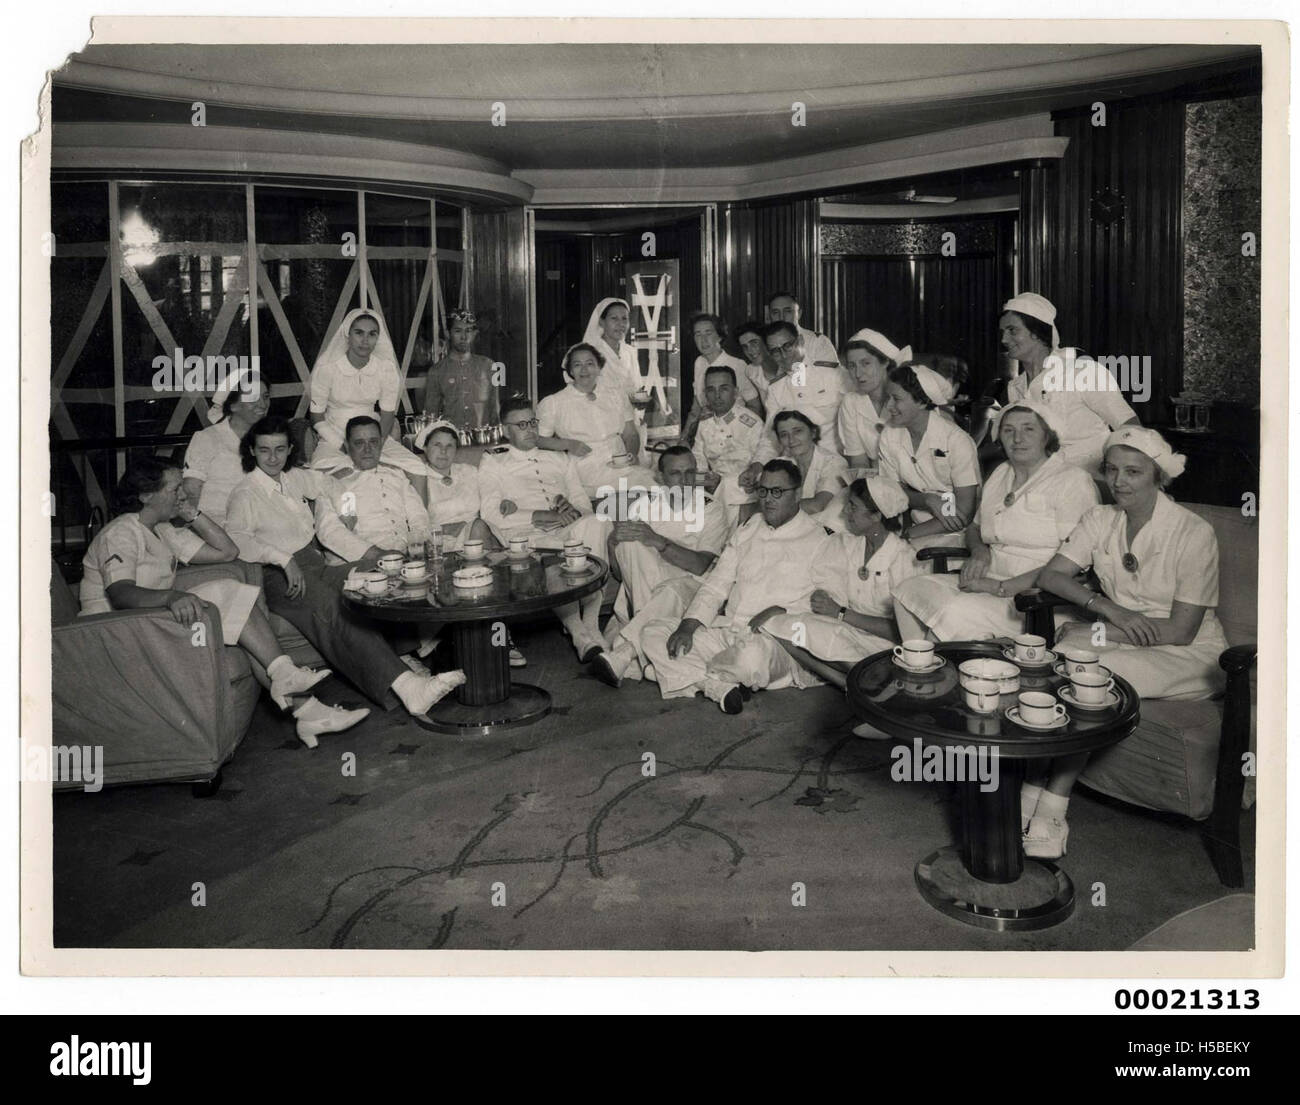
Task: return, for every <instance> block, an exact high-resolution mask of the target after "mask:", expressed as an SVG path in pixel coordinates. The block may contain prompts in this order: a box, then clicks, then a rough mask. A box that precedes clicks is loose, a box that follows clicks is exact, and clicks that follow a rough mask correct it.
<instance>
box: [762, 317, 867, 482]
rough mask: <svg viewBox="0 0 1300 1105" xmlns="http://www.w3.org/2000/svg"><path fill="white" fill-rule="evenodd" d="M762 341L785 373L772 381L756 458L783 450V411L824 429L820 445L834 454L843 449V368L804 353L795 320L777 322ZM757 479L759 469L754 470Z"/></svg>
mask: <svg viewBox="0 0 1300 1105" xmlns="http://www.w3.org/2000/svg"><path fill="white" fill-rule="evenodd" d="M763 341H764V342H765V343H766V344H767V348H768V350H769V351H770V352H771V354H772V356H773V357H775V358H776V362H777V364H779V365H780V366H781V367H782V368H783V369H785V375H784V376H782V377H780V378H779V379H777V380H773V381H772V386H771V387H770V388H768V391H767V402H766V406H767V424H766V427H765V428H766V433H764V435H763V440H762V442H761V443H760V444H759V447H758V454H757V456H756V458H755V459H756V460H758V461H768V460H771V459H772V458H773V457H775V456H777V455H779V454H780V452H781V447H780V445H779V443H778V442H777V440H776V431H775V430H774V429H773V425H772V424H773V423H774V422H775V421H776V416H777V415H778V414H780V413H781V412H782V411H784V410H795V411H801V412H802V413H803V414H805V415H807V416H808V418H809V419H810V420H811V421H812V422H813V424H814V425H815V426H816V427H817V428H818V430H820V431H821V440H820V442H819V444H820V445H821V447H822V448H823V449H829V450H830V451H831V452H832V453H838V452H841V448H840V431H839V426H838V422H839V413H840V400H841V399H842V398H843V397H844V393H845V391H846V390H847V389H846V387H845V383H844V381H845V375H844V370H843V369H841V368H839V367H838V366H837V367H834V368H831V367H827V366H826V365H821V364H817V363H815V362H813V361H811V360H810V359H809V358H808V357H807V356H806V355H805V352H804V344H803V337H802V336H801V335H800V333H799V329H798V327H796V326H795V324H794V323H793V322H774V323H772V324H771V325H770V326H768V327H767V329H766V330H764V331H763ZM750 475H751V476H752V477H754V478H757V476H756V470H755V471H751V473H750Z"/></svg>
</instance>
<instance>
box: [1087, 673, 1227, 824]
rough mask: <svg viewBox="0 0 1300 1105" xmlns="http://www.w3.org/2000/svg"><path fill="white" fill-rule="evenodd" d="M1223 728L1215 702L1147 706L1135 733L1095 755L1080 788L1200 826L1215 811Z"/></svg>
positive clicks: (1166, 701)
mask: <svg viewBox="0 0 1300 1105" xmlns="http://www.w3.org/2000/svg"><path fill="white" fill-rule="evenodd" d="M1222 724H1223V712H1222V709H1221V707H1220V704H1219V703H1218V702H1217V701H1214V700H1209V699H1205V700H1201V701H1199V702H1185V701H1173V700H1163V701H1148V702H1143V703H1142V717H1141V720H1140V721H1139V722H1138V726H1137V729H1135V730H1134V731H1133V734H1132V735H1131V736H1130V737H1128V738H1127V739H1125V740H1122V741H1120V742H1119V743H1118V744H1115V745H1112V746H1111V747H1110V748H1107V749H1105V750H1104V751H1102V752H1098V753H1096V754H1095V755H1094V756H1093V757H1092V758H1091V759H1090V760H1089V761H1088V766H1087V767H1086V768H1085V769H1084V771H1083V774H1082V775H1080V776H1079V782H1081V783H1083V784H1084V785H1085V786H1089V787H1092V789H1093V790H1098V791H1101V793H1102V794H1107V795H1109V796H1110V797H1112V798H1118V799H1120V800H1122V801H1124V802H1129V803H1132V804H1133V805H1135V806H1145V807H1146V808H1147V809H1150V810H1169V811H1171V812H1173V813H1180V814H1182V815H1183V816H1184V817H1190V818H1193V819H1195V820H1197V821H1200V820H1202V819H1203V818H1206V817H1209V816H1210V810H1211V809H1212V808H1213V806H1214V776H1215V772H1216V770H1217V769H1218V760H1219V733H1220V729H1221V727H1222Z"/></svg>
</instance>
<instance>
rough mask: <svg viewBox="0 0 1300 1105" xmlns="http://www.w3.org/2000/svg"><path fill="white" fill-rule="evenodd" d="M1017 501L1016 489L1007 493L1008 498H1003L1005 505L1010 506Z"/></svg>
mask: <svg viewBox="0 0 1300 1105" xmlns="http://www.w3.org/2000/svg"><path fill="white" fill-rule="evenodd" d="M1015 501H1016V494H1015V492H1014V491H1008V492H1007V495H1006V498H1005V499H1003V500H1002V505H1003V506H1010V505H1011V504H1012V503H1014V502H1015Z"/></svg>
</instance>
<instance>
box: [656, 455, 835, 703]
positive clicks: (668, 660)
mask: <svg viewBox="0 0 1300 1105" xmlns="http://www.w3.org/2000/svg"><path fill="white" fill-rule="evenodd" d="M802 482H803V481H802V477H801V476H800V474H799V469H798V466H797V465H795V464H794V463H793V462H791V461H789V460H784V459H779V458H778V459H776V460H772V461H769V462H768V463H767V464H765V465H764V466H763V472H762V475H761V476H760V478H759V481H758V486H757V488H756V492H757V494H758V503H759V511H760V513H759V514H758V515H756V516H755V517H753V518H751V519H750V520H749V521H748V522H746V523H745V524H744V525H743V526H741V527H740V529H738V530H736V532H735V533H733V534H732V535H731V539H730V540H729V541H728V542H727V544H726V547H725V548H723V550H722V554H721V555H720V556H719V557H718V561H717V563H716V564H714V566H713V568H712V570H711V571H710V572H709V574H708V575H707V576H705V577H704V580H703V581H702V582H701V584H700V589H699V590H698V591H697V592H696V594H695V598H693V599H692V600H691V604H690V606H689V607H687V609H686V616H685V617H684V618H683V619H682V620H681V622H679V623H677V624H676V625H674V624H673V623H672V622H671V621H656V622H652V623H651V624H650V625H648V626H646V628H645V629H644V631H643V632H642V634H641V640H642V642H643V647H644V648H645V652H646V656H647V657H648V658H649V660H650V662H651V663H652V664H653V665H654V668H655V674H656V677H657V679H658V681H659V693H660V694H661V695H662V696H663V697H664V698H683V697H687V696H689V695H693V694H695V693H696V692H697V691H703V692H704V694H705V696H706V697H708V698H710V699H712V700H713V701H714V702H716V703H718V705H719V706H720V707H721V709H722V711H723V713H727V714H738V713H740V711H741V709H742V705H743V692H742V690H741V687H742V685H743V686H745V687H748V688H749V689H750V690H758V689H759V688H762V687H770V688H773V689H778V688H781V687H808V686H814V685H815V684H817V683H818V682H819V680H818V679H817V677H816V676H814V675H811V674H810V673H808V672H807V671H805V670H804V669H803V668H801V667H800V666H799V665H798V664H797V663H795V662H794V660H793V658H792V657H791V656H790V655H789V653H787V652H786V651H785V650H784V649H783V648H782V647H781V646H780V645H779V644H778V643H777V642H776V641H775V640H774V639H773V638H771V637H769V636H768V635H767V634H765V633H759V630H760V629H762V627H763V623H764V622H765V621H766V620H767V619H768V618H770V617H772V616H773V615H775V614H782V613H784V614H801V613H807V612H808V611H810V610H811V605H810V600H811V598H812V592H813V584H812V579H813V573H812V571H811V570H810V565H812V564H814V563H815V562H816V561H817V559H818V557H819V556H820V555H821V551H822V549H823V547H824V545H825V543H826V541H827V540H828V537H827V533H826V530H825V529H823V528H822V527H821V526H819V525H818V524H817V523H816V522H814V521H813V520H812V518H810V517H809V516H808V515H807V514H806V513H804V512H803V511H802V510H800V509H799V488H800V486H801V484H802ZM724 602H725V603H726V608H727V612H726V614H725V615H720V614H719V613H718V611H719V610H721V609H722V605H723V603H724Z"/></svg>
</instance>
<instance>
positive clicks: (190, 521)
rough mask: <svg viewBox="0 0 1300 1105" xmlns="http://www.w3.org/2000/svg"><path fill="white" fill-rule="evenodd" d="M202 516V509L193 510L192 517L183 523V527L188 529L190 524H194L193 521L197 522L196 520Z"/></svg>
mask: <svg viewBox="0 0 1300 1105" xmlns="http://www.w3.org/2000/svg"><path fill="white" fill-rule="evenodd" d="M202 517H203V511H201V510H196V511H195V512H194V517H193V518H191V519H190V520H189V521H188V522H186V523H185V527H186V529H188V528H189V527H190V526H192V525H194V523H195V522H197V521H198V520H199V519H200V518H202Z"/></svg>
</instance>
